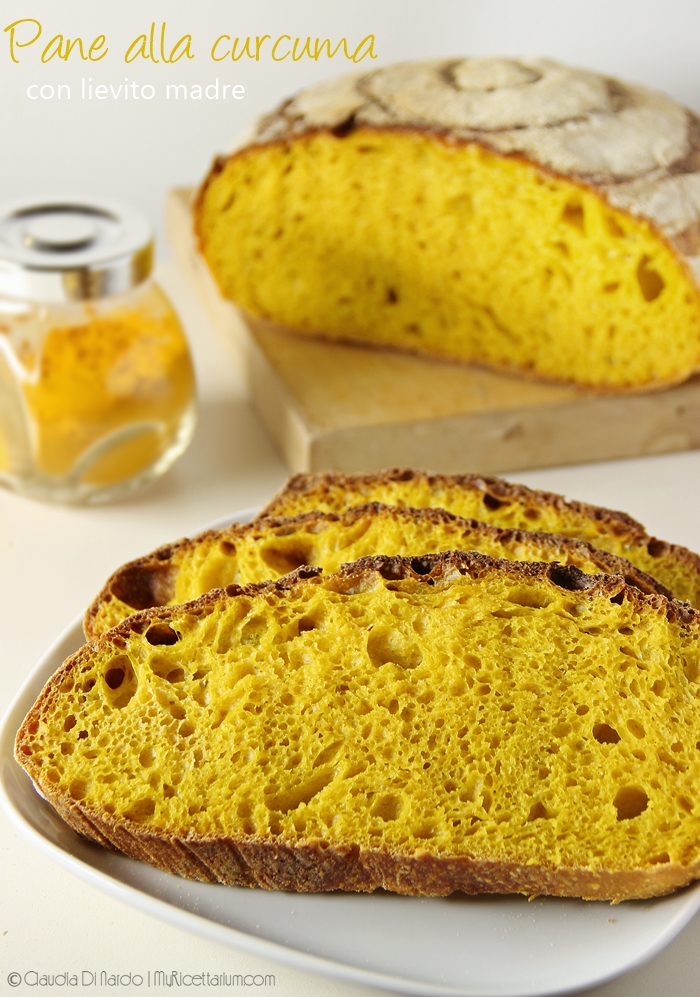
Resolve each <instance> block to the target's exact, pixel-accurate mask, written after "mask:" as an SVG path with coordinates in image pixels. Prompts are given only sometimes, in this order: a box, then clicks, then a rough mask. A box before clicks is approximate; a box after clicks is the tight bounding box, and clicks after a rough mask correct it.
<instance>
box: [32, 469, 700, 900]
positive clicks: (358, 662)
mask: <svg viewBox="0 0 700 997" xmlns="http://www.w3.org/2000/svg"><path fill="white" fill-rule="evenodd" d="M698 605H700V558H698V557H697V555H695V554H693V553H691V552H690V551H688V550H685V549H684V548H681V547H678V546H674V545H672V544H667V543H664V542H663V541H660V540H657V539H655V538H653V537H650V536H649V535H648V534H647V533H646V531H645V530H644V528H643V527H642V526H641V525H640V524H639V523H637V522H636V521H635V520H633V519H631V518H630V517H629V516H627V515H625V514H624V513H620V512H613V511H610V510H607V509H601V508H597V507H594V506H590V505H586V504H584V503H580V502H571V501H566V500H565V499H563V498H562V497H560V496H557V495H553V494H549V493H545V492H538V491H532V490H530V489H528V488H525V487H523V486H519V485H513V484H509V483H508V482H505V481H503V480H500V479H497V478H486V477H480V476H477V475H460V476H443V475H436V474H428V473H425V472H421V471H410V470H391V471H387V472H383V473H378V474H352V475H346V474H336V473H329V474H319V475H299V476H297V477H295V478H292V479H291V480H290V482H289V483H288V484H287V485H286V487H285V488H284V489H283V490H282V491H281V492H280V493H279V494H278V495H277V497H276V498H275V499H273V501H272V502H271V503H270V505H269V506H267V508H265V509H264V510H263V512H262V513H261V514H260V515H259V516H258V517H257V518H256V519H255V520H254V521H253V522H252V523H250V524H248V525H233V526H231V527H228V528H227V529H224V530H220V531H208V532H207V533H204V534H202V535H200V536H197V537H194V538H193V539H186V540H180V541H178V542H177V543H174V544H171V545H169V546H167V547H161V548H160V549H158V550H157V551H155V552H154V553H152V554H150V555H147V556H146V557H143V558H140V559H139V560H137V561H133V562H131V563H130V564H127V565H125V566H124V567H122V568H120V569H119V570H118V571H117V572H115V574H113V575H112V577H111V578H110V579H109V580H108V582H107V584H106V585H105V587H104V588H103V590H102V592H101V593H100V594H99V596H98V597H97V598H96V599H95V601H94V602H93V604H92V605H91V606H90V608H89V610H88V612H87V614H86V617H85V633H86V636H87V638H88V643H87V644H86V645H85V646H84V647H83V648H82V649H81V650H80V651H78V652H77V653H76V654H75V655H73V656H72V657H71V658H69V659H68V660H67V661H66V662H65V663H64V665H63V666H62V668H61V669H60V670H59V671H58V672H57V673H56V675H54V676H53V678H52V679H51V680H50V681H49V683H48V684H47V686H46V688H45V689H44V691H43V692H42V694H41V696H40V697H39V699H38V700H37V702H36V704H35V705H34V707H33V708H32V710H31V711H30V713H29V714H28V716H27V718H26V719H25V721H24V723H23V725H22V727H21V729H20V731H19V733H18V736H17V744H16V757H17V759H18V761H19V762H20V763H21V764H22V765H23V766H24V768H25V769H26V771H27V772H28V773H29V775H30V776H31V778H32V779H33V781H34V783H35V785H36V786H37V788H38V789H39V791H40V792H41V793H42V794H43V795H44V796H45V797H46V798H47V799H48V800H49V801H50V802H51V803H52V804H53V805H54V806H55V807H56V809H57V810H58V811H59V813H61V815H62V816H63V817H64V818H65V820H66V821H67V822H68V823H69V824H70V825H71V826H72V827H73V828H74V829H76V830H77V831H78V832H80V833H81V834H83V835H86V836H87V837H89V838H91V839H93V840H96V841H98V842H100V843H101V844H103V845H105V846H107V847H114V848H117V849H120V850H121V851H123V852H125V853H126V854H128V855H130V856H133V857H135V858H138V859H142V860H144V861H146V862H149V863H151V864H154V865H156V866H158V867H160V868H164V869H167V870H169V871H171V872H174V873H178V874H180V875H183V876H187V877H191V878H195V879H200V880H205V881H213V882H222V883H228V884H234V885H247V886H263V887H266V888H271V889H287V890H300V891H322V890H334V889H344V890H373V889H376V888H378V887H383V888H385V889H388V890H393V891H396V892H399V893H405V894H421V895H444V894H448V893H451V892H452V891H454V890H463V891H465V892H467V893H478V892H486V891H497V892H506V893H507V892H521V893H526V894H529V895H534V894H552V895H560V896H580V897H585V898H591V899H593V898H595V899H612V900H615V901H617V900H622V899H628V898H633V897H648V896H655V895H660V894H663V893H667V892H669V891H671V890H674V889H676V888H678V887H680V886H683V885H686V884H687V883H689V882H691V881H692V880H693V879H695V878H696V877H699V876H700V833H699V832H700V801H699V800H698V798H697V786H698V785H700V711H698V704H697V698H698V694H699V692H700V685H699V684H698V676H699V673H700V614H699V613H698V612H697V611H696V609H695V608H693V607H696V606H698Z"/></svg>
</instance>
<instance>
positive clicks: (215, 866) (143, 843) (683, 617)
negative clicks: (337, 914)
mask: <svg viewBox="0 0 700 997" xmlns="http://www.w3.org/2000/svg"><path fill="white" fill-rule="evenodd" d="M455 572H457V573H459V574H468V575H470V576H471V577H472V578H478V577H484V576H487V575H494V574H499V575H501V576H502V575H505V576H506V577H509V578H511V579H512V580H513V581H522V580H524V579H532V580H535V579H538V580H542V581H548V582H549V583H551V584H554V585H556V586H558V587H559V588H563V589H566V590H568V591H571V592H578V593H585V596H586V597H588V598H609V599H615V601H623V600H625V599H627V600H630V601H632V602H633V603H635V604H636V605H637V606H639V607H640V608H642V607H645V606H646V607H647V608H650V609H653V610H654V611H656V612H659V613H663V614H664V615H665V616H666V617H667V619H668V620H669V621H670V622H677V623H681V624H683V625H686V626H694V627H695V628H696V629H697V630H698V631H699V632H700V612H699V611H696V610H694V609H692V608H690V607H689V606H688V605H687V604H685V603H680V602H677V601H675V600H669V599H666V598H665V597H664V596H662V595H644V594H642V593H641V592H640V591H639V590H638V589H636V588H634V587H633V586H630V585H627V584H626V583H625V581H624V579H623V578H622V576H621V575H587V574H585V573H584V572H582V571H580V570H579V569H578V568H576V567H574V566H562V565H560V564H557V563H552V564H546V563H542V562H530V561H507V560H503V559H494V558H491V557H489V556H488V555H486V554H479V553H476V552H471V553H468V552H464V551H448V552H445V553H440V554H426V555H423V556H422V557H413V558H411V557H398V556H396V557H387V556H382V555H375V556H370V557H364V558H360V559H359V560H358V561H355V562H352V563H350V564H344V565H343V566H342V568H341V569H340V571H338V572H336V573H335V574H332V575H322V573H321V569H319V568H311V567H301V568H297V570H296V571H294V572H292V573H291V574H289V575H285V576H283V577H282V578H280V579H277V580H275V581H270V582H259V583H255V584H252V585H247V586H238V585H229V586H227V587H226V588H225V589H214V590H212V591H211V592H208V593H206V594H205V595H203V596H200V598H199V599H196V600H193V601H192V602H189V603H184V604H182V605H179V606H173V607H168V608H157V609H147V610H144V611H142V612H140V613H137V614H136V615H135V616H132V617H129V618H128V619H126V620H124V621H123V622H122V623H121V624H120V625H119V626H117V627H115V628H113V629H112V630H109V631H107V633H105V634H103V635H102V636H100V637H98V638H97V640H95V641H92V642H90V643H89V644H86V645H84V646H83V647H82V648H80V649H79V650H78V651H77V652H76V653H75V654H73V655H72V656H71V657H69V658H68V659H66V661H65V662H64V663H63V665H62V666H61V668H59V669H58V671H57V672H56V673H55V674H54V675H53V676H52V677H51V678H50V679H49V681H48V682H47V684H46V686H45V687H44V689H43V690H42V692H41V693H40V695H39V697H38V699H37V700H36V702H35V704H34V706H33V707H32V709H31V710H30V711H29V713H28V714H27V716H26V717H25V719H24V721H23V723H22V725H21V727H20V729H19V731H18V732H17V736H16V740H15V759H16V761H17V762H18V763H19V764H20V766H21V767H22V768H23V769H24V770H25V771H26V772H27V774H28V775H29V776H30V778H31V779H32V781H33V782H34V785H35V787H36V788H37V790H38V791H39V792H40V793H41V795H42V796H44V797H45V798H46V799H47V800H48V802H49V803H51V805H52V806H53V807H54V808H55V809H56V811H57V812H58V813H59V814H60V816H61V817H62V818H63V819H64V820H65V821H66V823H67V824H68V825H69V826H70V827H71V828H73V830H75V831H77V832H78V833H79V834H81V835H83V836H84V837H87V838H89V839H91V840H94V841H97V842H98V843H100V844H102V845H105V846H107V847H113V848H116V849H117V850H119V851H121V852H123V853H124V854H126V855H128V856H130V857H132V858H136V859H139V860H141V861H145V862H147V863H148V864H150V865H154V866H156V867H157V868H160V869H163V870H164V871H166V872H170V873H174V874H176V875H180V876H183V877H185V878H189V879H196V880H200V881H204V882H219V883H223V884H225V885H239V886H262V887H264V888H266V889H280V890H293V891H297V892H324V891H328V890H347V891H361V892H372V891H373V890H375V889H379V888H384V889H387V890H390V891H392V892H396V893H404V894H409V895H421V896H446V895H448V894H450V893H453V892H454V891H456V890H461V891H463V892H465V893H472V894H475V893H486V892H497V893H528V894H548V895H552V896H574V897H583V898H584V899H600V900H612V901H614V902H617V901H620V900H628V899H641V898H644V897H651V896H662V895H664V894H665V893H669V892H672V891H673V890H676V889H678V888H680V887H682V886H685V885H687V884H688V883H690V882H692V880H693V879H695V878H698V877H700V863H696V864H695V865H693V866H688V867H684V866H681V865H679V864H673V865H659V866H655V867H654V868H653V870H648V869H635V870H625V871H620V870H605V869H602V870H591V869H586V868H574V869H556V868H554V867H551V868H546V867H542V866H520V865H519V864H516V863H509V862H503V861H501V860H497V859H493V860H490V859H489V860H485V859H474V858H472V857H470V856H434V855H429V854H426V853H423V854H418V855H415V854H414V855H402V854H400V853H392V852H386V853H385V852H375V851H371V850H366V849H360V848H359V847H358V846H357V845H353V844H348V845H343V846H330V845H327V843H326V842H320V841H307V842H301V843H297V844H294V845H289V844H285V843H284V842H278V841H276V840H272V839H269V840H268V839H259V838H255V837H254V836H240V837H237V838H229V837H226V838H211V837H206V836H196V835H187V836H183V837H178V836H176V835H171V834H167V833H166V834H154V833H152V832H148V831H147V830H145V829H144V828H141V827H140V826H139V825H138V824H136V823H135V822H133V821H129V820H128V819H125V818H118V819H114V818H112V817H111V816H110V815H107V814H105V813H97V812H96V811H95V810H94V809H91V808H90V807H88V806H86V805H82V806H81V805H80V803H79V802H78V801H74V800H71V799H69V798H68V797H67V796H63V795H61V794H58V793H56V792H55V791H54V789H53V786H52V785H51V784H50V783H49V782H48V780H41V778H40V770H39V767H38V766H33V765H32V764H31V761H30V759H29V758H27V757H26V756H24V755H23V752H22V746H23V742H24V738H25V736H27V735H31V730H30V728H31V726H32V725H33V723H35V722H36V721H37V720H38V718H39V717H40V715H41V713H42V711H43V709H44V707H45V705H46V703H47V702H48V701H49V700H50V698H51V696H52V695H53V693H54V691H57V690H58V689H59V687H60V685H61V684H62V682H63V681H64V679H65V677H66V674H67V673H68V672H69V671H70V670H72V669H77V668H79V667H80V665H81V664H82V663H83V662H84V661H87V660H89V658H90V655H91V654H92V653H93V651H95V650H97V649H99V648H100V647H103V646H105V645H108V644H112V645H114V646H116V647H118V648H120V649H121V648H123V647H124V645H125V638H127V637H129V636H131V635H132V634H139V635H140V634H143V633H145V632H146V631H147V630H148V629H149V627H150V626H152V625H153V624H154V623H170V622H171V621H173V620H174V619H176V618H177V616H178V615H180V616H182V615H185V614H190V613H195V614H198V613H199V612H201V611H207V610H209V609H210V608H213V607H214V605H215V604H216V603H217V602H219V601H220V600H222V599H225V598H227V597H238V596H252V595H259V594H265V593H273V592H276V593H278V594H280V595H284V594H285V593H287V592H291V591H293V590H294V589H295V588H296V587H297V586H298V585H303V584H306V583H309V582H311V583H312V584H321V585H326V586H328V587H329V588H332V589H333V590H335V591H347V592H352V591H357V590H358V589H359V588H361V587H363V586H364V585H366V584H367V583H368V582H370V581H371V576H372V575H373V574H375V573H379V574H380V575H381V576H382V577H383V578H384V579H386V580H389V581H400V580H405V579H410V580H413V581H417V582H421V583H424V584H436V583H437V582H440V581H443V580H446V581H449V579H450V577H453V576H454V573H455Z"/></svg>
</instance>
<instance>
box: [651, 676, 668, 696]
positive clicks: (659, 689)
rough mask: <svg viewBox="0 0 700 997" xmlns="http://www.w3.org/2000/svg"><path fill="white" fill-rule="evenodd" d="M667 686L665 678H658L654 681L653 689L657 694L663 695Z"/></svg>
mask: <svg viewBox="0 0 700 997" xmlns="http://www.w3.org/2000/svg"><path fill="white" fill-rule="evenodd" d="M665 688H666V683H665V682H664V680H663V679H657V680H656V682H654V684H653V685H652V687H651V691H652V692H653V693H654V695H655V696H661V695H662V694H663V691H664V689H665Z"/></svg>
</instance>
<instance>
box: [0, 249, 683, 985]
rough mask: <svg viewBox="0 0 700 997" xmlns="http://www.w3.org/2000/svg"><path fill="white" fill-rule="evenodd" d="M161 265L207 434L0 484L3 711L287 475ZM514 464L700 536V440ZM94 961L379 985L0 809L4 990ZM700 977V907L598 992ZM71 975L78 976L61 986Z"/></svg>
mask: <svg viewBox="0 0 700 997" xmlns="http://www.w3.org/2000/svg"><path fill="white" fill-rule="evenodd" d="M160 275H161V280H162V282H163V284H164V286H166V288H167V289H168V291H169V292H170V294H171V296H172V298H173V300H174V301H175V302H176V304H177V306H178V308H179V310H180V312H181V315H182V317H183V319H184V321H185V324H186V327H187V331H188V334H189V337H190V342H191V344H192V348H193V352H194V354H195V362H196V365H197V373H198V380H199V391H200V402H201V410H200V421H199V428H198V431H197V435H196V437H195V440H194V442H193V443H192V446H191V447H190V449H189V451H188V452H187V453H186V454H185V456H184V457H183V458H182V459H181V460H180V461H179V462H178V464H177V465H176V466H175V467H174V468H173V469H172V470H171V471H170V473H169V474H167V475H166V476H165V477H164V478H163V479H161V480H160V481H158V482H156V483H155V484H154V485H152V486H150V487H149V488H147V489H145V490H143V491H142V492H141V493H139V494H138V495H136V496H135V497H133V498H132V499H131V500H129V501H127V502H123V503H120V504H118V505H110V506H102V507H95V508H81V507H75V508H71V507H62V506H49V505H43V504H39V503H36V502H33V501H29V500H26V499H21V498H18V497H17V496H15V495H12V494H9V493H6V492H4V491H1V490H0V634H2V637H1V638H0V712H4V710H5V707H6V705H7V704H8V702H9V701H10V699H11V697H12V696H13V695H14V693H15V691H16V689H17V688H18V686H19V685H20V683H21V681H22V680H23V678H24V677H25V675H26V674H27V673H28V672H29V671H30V669H31V668H32V667H33V666H34V664H35V663H36V661H37V660H38V658H39V657H40V656H41V654H42V653H43V651H44V650H45V649H46V648H47V647H48V645H49V644H50V643H51V641H52V640H53V639H54V637H56V635H57V634H58V633H59V632H60V631H61V630H62V629H63V628H64V627H65V625H66V624H67V623H68V622H69V621H71V620H72V619H73V618H74V617H75V616H76V615H77V614H79V613H81V612H82V611H83V609H84V607H85V606H86V605H87V603H88V602H89V601H90V599H91V598H92V597H93V596H94V594H95V593H96V592H97V591H98V590H99V588H100V587H101V585H102V584H103V582H104V580H105V579H106V577H107V576H108V575H109V574H110V572H111V571H112V570H113V569H114V568H115V567H117V566H118V565H119V564H121V563H122V562H124V561H127V560H129V559H130V558H133V557H135V556H137V555H139V554H142V553H145V552H147V551H148V550H151V549H152V548H154V547H156V546H158V545H159V544H161V543H164V542H166V541H169V540H173V539H175V538H176V537H179V536H181V535H183V534H185V533H189V532H191V531H192V530H194V529H196V528H197V527H199V526H201V525H203V524H205V523H207V522H209V521H211V520H213V519H217V518H219V517H220V516H224V515H226V514H228V513H231V512H234V511H236V510H240V509H244V508H247V507H249V506H254V505H259V504H261V503H263V502H264V501H266V500H267V499H268V498H269V497H270V496H271V494H272V493H273V492H274V491H275V490H276V489H277V488H278V487H279V486H280V485H281V484H282V482H283V481H284V479H285V477H286V471H285V468H284V466H283V464H282V462H281V460H280V458H279V457H278V456H277V454H276V453H275V451H274V450H273V448H272V446H271V444H270V442H269V441H268V439H267V437H266V436H265V434H264V431H263V430H262V428H261V426H260V424H259V423H258V421H257V419H256V417H255V415H254V414H253V412H252V410H251V408H250V406H249V405H248V402H247V401H246V398H245V393H244V391H243V389H242V387H241V385H240V382H239V381H238V379H237V376H236V372H235V370H234V368H233V365H232V362H231V360H230V359H229V357H228V355H227V351H226V347H225V345H224V344H223V343H221V342H220V341H219V339H218V337H217V335H216V334H215V333H214V331H213V330H212V328H211V327H210V325H209V323H208V321H207V319H206V317H205V315H204V314H203V313H202V312H201V310H200V309H199V306H198V304H197V302H196V301H194V300H193V298H192V297H191V296H190V293H189V290H188V288H187V287H186V286H183V283H182V281H181V280H180V278H179V276H178V275H177V273H176V272H175V271H174V269H173V267H172V265H171V264H163V265H161V268H160ZM614 431H615V427H614V426H611V427H610V432H614ZM465 470H467V469H466V468H465ZM513 478H514V479H515V480H519V481H523V482H524V483H526V484H528V485H531V486H534V487H541V488H549V489H551V490H554V491H558V492H563V493H564V494H566V495H568V496H569V497H572V498H579V499H582V500H587V501H590V502H594V503H597V504H601V505H607V506H611V507H613V508H621V509H625V510H626V511H628V512H630V513H631V514H632V515H634V516H635V517H637V518H638V519H640V520H641V521H642V522H643V523H644V524H645V525H646V526H647V528H648V529H649V530H650V532H652V533H656V534H657V535H658V536H660V537H663V538H664V539H666V540H672V541H676V542H678V543H682V544H685V545H686V546H689V547H691V548H694V549H696V550H700V517H698V497H697V496H698V489H699V487H700V453H691V454H678V455H670V456H663V457H654V458H647V459H644V460H633V461H620V462H616V463H608V464H598V465H586V466H581V467H575V468H556V469H552V470H547V471H538V472H530V473H527V474H525V473H519V474H517V475H513ZM94 967H97V968H98V969H99V970H102V969H104V970H105V971H106V972H107V973H117V972H118V973H129V972H132V973H145V971H146V970H147V969H159V968H167V969H170V970H178V971H180V972H183V973H197V972H202V971H206V970H209V971H210V972H227V973H243V974H245V973H253V974H255V973H258V974H259V973H262V974H269V973H274V975H275V987H274V990H273V992H274V993H275V994H276V995H278V997H297V995H299V997H301V995H304V997H331V995H333V997H336V995H337V997H344V995H349V994H355V995H362V994H367V995H369V994H378V993H379V991H375V990H372V989H369V988H363V987H358V986H352V987H350V986H346V985H344V984H342V983H338V982H335V981H333V980H329V979H326V978H323V977H319V976H312V975H309V974H306V973H301V972H298V971H296V970H293V969H288V968H286V967H284V966H280V965H277V964H275V963H272V962H268V961H266V960H263V959H259V958H256V957H254V956H251V955H248V954H246V953H243V952H241V951H238V950H236V949H233V948H227V947H223V946H220V945H218V944H215V943H213V942H208V941H205V940H203V939H201V938H198V937H194V936H191V935H189V934H187V933H185V932H183V931H180V930H178V929H175V928H171V927H169V926H167V925H165V924H163V923H161V922H160V921H158V920H156V919H154V918H151V917H150V916H148V915H146V914H142V913H139V912H137V911H135V910H133V909H132V908H130V907H127V906H125V905H123V904H122V903H120V902H119V901H117V900H113V899H111V898H109V897H107V896H105V895H103V894H102V893H99V892H97V891H96V890H95V889H93V888H92V887H90V886H88V885H86V884H84V883H82V882H81V881H79V880H77V879H75V878H74V877H72V876H71V875H70V874H69V873H68V872H66V871H64V870H62V869H60V868H58V867H57V866H55V865H54V864H53V863H52V862H51V860H50V859H48V858H47V857H45V856H44V855H42V854H40V853H39V852H38V851H36V850H35V849H34V848H33V847H32V846H31V845H30V844H28V843H27V842H25V841H24V839H23V838H22V837H21V836H20V834H19V833H18V832H17V831H15V829H14V828H13V827H12V826H11V825H10V823H9V821H8V820H7V818H6V817H5V816H4V814H0V995H2V997H5V995H8V994H11V993H12V994H23V993H47V994H48V993H53V992H54V991H55V990H56V988H44V987H38V986H37V987H31V988H29V987H27V986H25V985H24V984H23V985H21V986H20V987H18V988H17V989H12V988H11V987H10V986H9V985H8V982H7V974H8V973H11V972H19V973H22V974H24V973H26V972H27V971H29V970H32V969H34V970H37V971H38V972H39V973H61V972H64V971H68V972H71V973H73V972H78V973H79V972H80V971H81V970H82V969H83V968H94ZM699 977H700V918H695V920H694V921H692V922H691V924H690V925H689V926H688V927H687V928H686V929H685V931H684V932H683V933H682V934H681V935H680V936H679V937H678V938H677V939H676V941H675V942H673V943H672V944H671V945H670V946H669V947H668V948H667V949H666V950H665V951H664V952H662V953H661V954H660V955H659V956H657V957H656V958H655V959H654V960H653V961H652V962H650V963H648V964H647V965H646V966H644V967H642V968H641V969H639V970H636V971H634V972H632V973H629V974H627V975H626V976H624V977H622V978H620V979H618V980H615V981H613V982H612V983H609V984H607V985H605V986H603V987H602V988H599V989H598V990H597V991H596V993H597V994H599V995H601V997H603V995H604V997H659V995H661V994H669V995H673V997H697V995H698V992H699V986H700V985H699V984H698V978H699ZM257 989H260V990H262V989H263V988H257ZM265 989H266V992H270V991H272V989H273V988H265ZM64 990H65V991H66V992H68V991H70V992H72V993H75V992H77V991H76V990H74V989H72V988H63V989H61V990H59V991H58V992H64ZM79 991H80V992H81V993H85V992H86V991H85V990H84V989H82V988H79ZM103 991H104V992H110V993H113V994H119V995H125V994H127V993H132V992H134V988H128V987H109V988H108V990H105V988H100V989H96V990H95V993H101V992H103ZM163 992H165V991H163ZM186 992H187V993H190V992H191V988H185V987H183V988H182V989H181V990H180V989H178V988H177V987H172V988H169V989H168V990H167V993H169V994H173V995H176V994H180V993H182V994H184V993H186ZM199 992H201V991H199ZM217 992H218V991H217Z"/></svg>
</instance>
